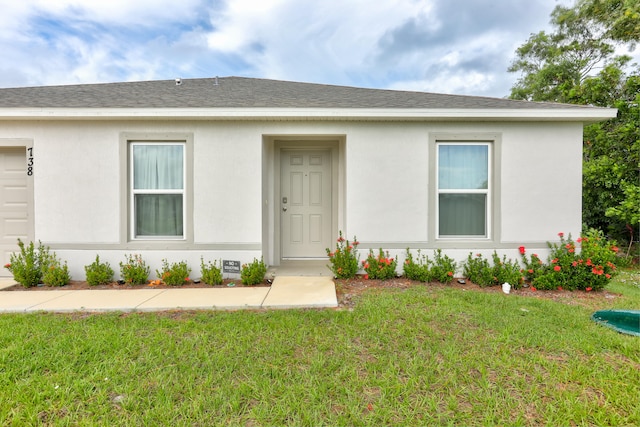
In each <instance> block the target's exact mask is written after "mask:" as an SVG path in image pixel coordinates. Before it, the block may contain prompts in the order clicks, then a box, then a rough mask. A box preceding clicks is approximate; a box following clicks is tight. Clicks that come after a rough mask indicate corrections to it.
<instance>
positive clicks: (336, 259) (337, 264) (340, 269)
mask: <svg viewBox="0 0 640 427" xmlns="http://www.w3.org/2000/svg"><path fill="white" fill-rule="evenodd" d="M359 244H360V242H358V240H357V239H356V236H353V243H352V242H349V241H348V240H346V239H345V238H344V237H342V231H340V236H339V237H338V240H337V242H336V249H335V250H334V251H333V252H332V251H331V249H329V248H327V249H326V250H327V255H328V256H329V262H330V263H331V265H329V266H328V267H329V268H330V269H331V271H332V272H333V275H334V276H335V277H336V278H338V279H352V278H354V277H355V276H356V273H357V272H358V270H359V268H360V267H359V265H358V263H359V262H360V256H359V255H358V245H359Z"/></svg>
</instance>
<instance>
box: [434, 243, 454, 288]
mask: <svg viewBox="0 0 640 427" xmlns="http://www.w3.org/2000/svg"><path fill="white" fill-rule="evenodd" d="M433 256H434V258H433V268H432V269H431V273H432V274H433V278H434V279H435V280H437V281H438V282H440V283H449V282H451V281H452V280H453V274H454V273H455V272H456V268H457V265H456V262H455V261H454V260H453V258H450V257H449V256H447V255H442V250H440V249H436V250H435V251H434V252H433Z"/></svg>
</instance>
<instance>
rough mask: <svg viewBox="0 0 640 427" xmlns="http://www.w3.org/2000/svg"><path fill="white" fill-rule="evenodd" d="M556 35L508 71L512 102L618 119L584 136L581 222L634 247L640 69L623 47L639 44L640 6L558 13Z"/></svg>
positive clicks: (587, 3) (632, 2)
mask: <svg viewBox="0 0 640 427" xmlns="http://www.w3.org/2000/svg"><path fill="white" fill-rule="evenodd" d="M551 24H552V25H553V31H552V32H550V33H547V32H545V31H541V32H539V33H537V34H532V35H531V37H530V38H529V39H528V40H527V42H526V43H525V44H523V45H522V46H520V47H519V48H518V49H517V50H516V58H515V60H514V61H513V63H512V64H511V67H510V68H509V71H511V72H519V73H521V77H520V78H519V80H518V81H517V82H516V84H515V85H514V86H513V88H512V90H511V96H510V97H511V98H513V99H525V100H530V101H551V102H562V103H571V104H583V105H594V106H599V107H613V108H617V109H618V116H617V118H615V119H611V120H608V121H606V122H602V123H596V124H592V125H589V126H586V127H585V130H584V150H583V155H584V163H583V222H584V223H585V225H586V226H587V227H593V228H598V229H601V230H603V231H605V232H607V233H608V234H609V235H610V236H611V237H614V238H617V239H621V240H629V239H631V240H633V239H634V238H635V239H636V240H637V238H638V231H640V230H638V227H639V226H640V214H639V211H640V207H639V204H638V202H639V199H640V67H639V66H638V64H632V63H631V60H632V59H631V57H630V56H628V55H620V54H618V53H617V52H619V51H620V50H621V49H620V48H621V47H627V48H629V49H634V48H635V46H636V44H637V42H638V41H639V39H640V0H579V1H578V2H577V3H576V4H575V5H574V7H564V6H556V8H555V9H554V11H553V12H552V14H551Z"/></svg>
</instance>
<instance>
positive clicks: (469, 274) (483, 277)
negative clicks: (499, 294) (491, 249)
mask: <svg viewBox="0 0 640 427" xmlns="http://www.w3.org/2000/svg"><path fill="white" fill-rule="evenodd" d="M463 274H464V276H465V277H466V278H467V279H469V280H471V281H472V282H473V283H475V284H476V285H478V286H483V287H484V286H493V285H495V284H496V281H495V279H494V277H493V268H491V266H490V265H489V261H488V260H486V259H485V258H484V257H483V256H482V254H476V256H475V257H474V256H473V255H472V254H471V253H470V254H469V256H467V260H466V262H465V263H464V269H463Z"/></svg>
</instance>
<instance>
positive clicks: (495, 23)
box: [0, 0, 572, 97]
mask: <svg viewBox="0 0 640 427" xmlns="http://www.w3.org/2000/svg"><path fill="white" fill-rule="evenodd" d="M557 4H564V5H571V4H572V0H563V1H559V0H375V1H371V0H322V1H318V0H313V1H307V0H180V1H175V0H171V1H170V0H18V1H14V0H0V10H2V12H1V16H0V52H2V61H0V87H19V86H39V85H58V84H76V83H102V82H115V81H136V80H162V79H173V78H177V77H182V78H192V77H213V76H221V77H222V76H245V77H259V78H269V79H279V80H293V81H303V82H314V83H326V84H337V85H348V86H361V87H372V88H385V89H402V90H419V91H428V92H441V93H457V94H468V95H483V96H496V97H504V96H507V95H508V94H509V91H510V88H511V86H512V85H513V83H514V82H515V80H516V79H517V77H518V76H517V75H515V74H512V73H508V72H507V68H508V67H509V64H510V63H511V61H512V60H513V58H514V52H515V50H516V48H517V47H518V46H520V45H521V44H522V43H524V42H525V41H526V40H527V38H528V37H529V35H530V34H531V33H536V32H538V31H541V30H548V29H549V28H550V27H549V24H548V21H549V16H550V13H551V11H552V10H553V8H554V7H555V6H556V5H557Z"/></svg>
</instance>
